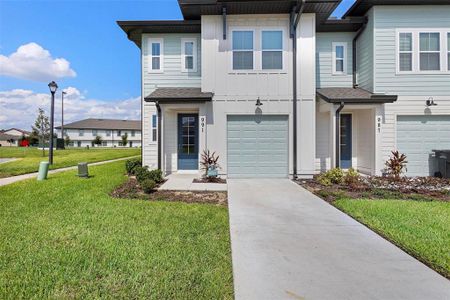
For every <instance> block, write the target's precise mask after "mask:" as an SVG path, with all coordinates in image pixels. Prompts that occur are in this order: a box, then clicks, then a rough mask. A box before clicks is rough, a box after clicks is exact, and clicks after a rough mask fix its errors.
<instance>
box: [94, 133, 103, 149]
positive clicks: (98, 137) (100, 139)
mask: <svg viewBox="0 0 450 300" xmlns="http://www.w3.org/2000/svg"><path fill="white" fill-rule="evenodd" d="M102 142H103V139H102V137H101V136H99V135H97V136H96V137H95V139H94V140H93V141H92V143H93V145H97V146H100V145H101V144H102Z"/></svg>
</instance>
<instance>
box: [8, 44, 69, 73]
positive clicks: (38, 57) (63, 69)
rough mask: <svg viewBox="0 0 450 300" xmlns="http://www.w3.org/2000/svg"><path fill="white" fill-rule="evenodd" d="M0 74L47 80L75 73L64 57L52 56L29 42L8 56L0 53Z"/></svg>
mask: <svg viewBox="0 0 450 300" xmlns="http://www.w3.org/2000/svg"><path fill="white" fill-rule="evenodd" d="M0 75H5V76H11V77H16V78H21V79H30V80H35V81H43V82H47V81H50V80H56V79H58V78H63V77H75V76H76V75H77V74H76V73H75V71H74V70H72V69H71V68H70V63H69V62H68V61H67V60H66V59H64V58H53V57H52V56H51V55H50V52H49V51H48V50H45V49H44V48H42V47H41V46H40V45H38V44H36V43H29V44H25V45H22V46H20V47H19V48H18V49H17V51H16V52H14V53H12V54H11V55H10V56H5V55H0Z"/></svg>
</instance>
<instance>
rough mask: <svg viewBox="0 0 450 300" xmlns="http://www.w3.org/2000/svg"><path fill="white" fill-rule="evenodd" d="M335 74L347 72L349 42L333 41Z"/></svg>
mask: <svg viewBox="0 0 450 300" xmlns="http://www.w3.org/2000/svg"><path fill="white" fill-rule="evenodd" d="M332 46H333V74H334V75H345V74H346V73H347V43H333V44H332Z"/></svg>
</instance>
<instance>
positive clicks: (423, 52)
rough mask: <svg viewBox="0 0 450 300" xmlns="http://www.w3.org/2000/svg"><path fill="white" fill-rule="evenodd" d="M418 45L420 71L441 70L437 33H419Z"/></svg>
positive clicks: (438, 35)
mask: <svg viewBox="0 0 450 300" xmlns="http://www.w3.org/2000/svg"><path fill="white" fill-rule="evenodd" d="M419 43H420V50H419V53H420V56H419V57H420V70H421V71H439V70H440V69H441V63H440V55H441V51H440V34H439V32H421V33H420V35H419Z"/></svg>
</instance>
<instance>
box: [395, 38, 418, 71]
mask: <svg viewBox="0 0 450 300" xmlns="http://www.w3.org/2000/svg"><path fill="white" fill-rule="evenodd" d="M402 33H406V34H411V51H404V50H403V51H401V50H400V34H402ZM397 44H398V45H397V53H396V55H397V70H398V72H402V73H409V72H413V71H414V34H413V33H412V32H402V31H399V32H398V33H397ZM402 53H410V54H411V70H410V71H402V70H400V54H402Z"/></svg>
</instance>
